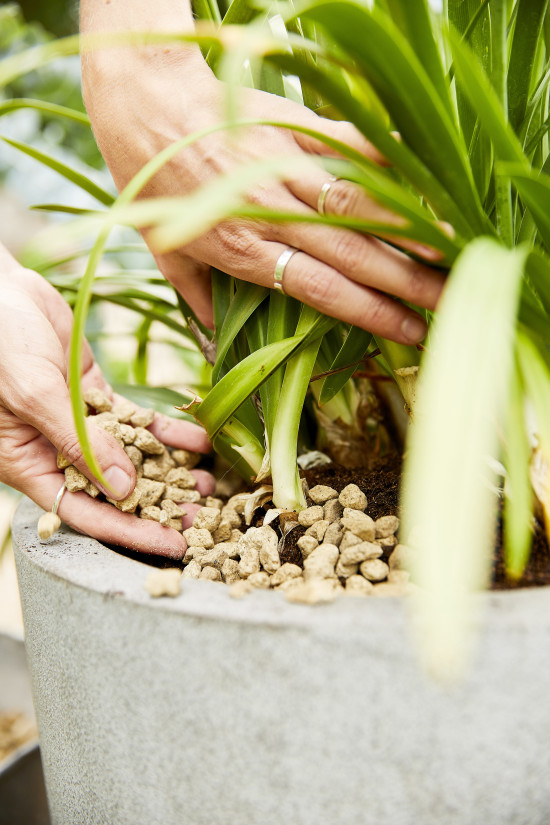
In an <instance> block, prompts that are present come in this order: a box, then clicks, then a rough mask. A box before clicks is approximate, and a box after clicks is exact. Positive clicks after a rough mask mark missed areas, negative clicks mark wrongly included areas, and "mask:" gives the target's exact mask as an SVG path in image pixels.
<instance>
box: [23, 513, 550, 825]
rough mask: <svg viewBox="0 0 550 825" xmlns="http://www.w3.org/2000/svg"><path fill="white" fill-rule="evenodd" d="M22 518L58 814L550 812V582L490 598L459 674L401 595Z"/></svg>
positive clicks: (196, 824) (41, 708) (457, 821)
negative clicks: (316, 584) (161, 564)
mask: <svg viewBox="0 0 550 825" xmlns="http://www.w3.org/2000/svg"><path fill="white" fill-rule="evenodd" d="M40 512H41V511H39V510H38V508H36V507H35V506H34V505H32V504H30V503H29V502H25V503H24V504H23V505H22V506H21V507H20V508H19V511H18V513H17V515H16V518H15V523H14V526H13V532H14V543H15V547H16V555H17V563H18V573H19V581H20V586H21V591H22V600H23V612H24V618H25V628H26V643H27V648H28V653H29V659H30V662H31V668H32V678H33V686H34V692H35V703H36V711H37V715H38V721H39V727H40V735H41V745H42V753H43V761H44V768H45V774H46V783H47V785H48V793H49V799H50V807H51V813H52V822H53V823H54V825H61V824H62V823H63V825H81V824H82V825H157V823H158V825H172V823H173V825H228V823H234V825H287V823H290V825H336V824H337V823H342V825H548V823H549V822H550V783H549V782H548V776H549V775H550V747H549V745H548V742H549V741H550V701H549V698H548V697H549V696H550V656H549V655H548V650H549V642H550V592H548V589H539V590H531V591H526V590H521V591H516V592H514V593H495V594H487V595H483V596H480V597H479V601H480V602H482V605H483V617H482V618H483V626H482V632H481V638H480V640H479V644H478V648H477V655H476V657H475V662H474V664H473V666H472V668H471V670H470V672H469V674H468V676H467V678H466V679H465V680H464V682H463V683H462V684H460V685H459V686H457V687H455V688H453V689H452V690H451V689H444V688H441V687H440V686H437V685H434V684H432V683H430V682H429V681H428V680H427V679H426V677H425V676H424V675H423V673H422V672H421V671H420V670H419V667H418V664H417V661H416V659H415V656H414V651H413V649H412V646H411V642H410V639H409V634H408V629H407V620H406V611H405V609H404V604H403V601H402V600H401V599H374V598H370V599H369V598H366V599H346V598H341V599H339V600H337V601H336V602H334V603H333V604H330V605H322V606H317V607H306V606H301V605H295V604H289V603H287V602H286V601H285V599H284V597H283V596H282V595H281V594H279V593H275V592H265V591H258V592H254V593H253V594H251V595H250V596H247V597H246V598H245V599H242V600H235V599H232V598H231V597H230V596H229V593H228V588H226V587H225V586H224V585H221V584H215V583H211V582H198V581H189V580H184V581H183V590H182V594H181V596H179V597H178V598H176V599H167V598H163V599H157V600H153V599H151V598H150V597H149V595H148V594H147V592H146V591H145V588H144V581H145V579H146V576H147V574H148V572H149V570H150V568H149V567H147V566H146V565H144V564H141V563H139V562H135V561H132V560H129V559H126V558H124V557H122V556H119V555H117V554H116V553H113V552H112V551H111V550H109V549H108V548H106V547H104V546H103V545H101V544H99V543H98V542H96V541H94V540H91V539H88V538H85V537H83V536H79V535H76V534H74V533H72V532H71V531H69V530H63V531H62V532H61V533H60V534H57V535H56V537H54V538H53V539H52V540H51V541H50V542H49V543H47V544H41V543H40V542H39V540H38V538H37V535H36V522H37V519H38V517H39V515H40Z"/></svg>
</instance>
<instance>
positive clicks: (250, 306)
mask: <svg viewBox="0 0 550 825" xmlns="http://www.w3.org/2000/svg"><path fill="white" fill-rule="evenodd" d="M267 294H268V290H267V289H266V288H265V287H261V286H258V285H257V284H247V283H241V284H239V285H238V286H237V289H236V291H235V294H234V295H233V299H232V301H231V303H230V305H229V308H228V312H227V315H226V316H225V318H224V320H223V323H222V325H221V327H220V329H219V331H218V352H217V357H216V363H215V365H214V369H213V371H212V383H213V384H215V383H216V382H217V381H218V378H219V376H220V373H221V370H222V368H223V364H224V361H225V356H226V355H227V352H228V350H229V348H230V346H231V344H232V342H233V340H234V339H235V338H236V336H237V333H238V332H239V331H240V330H241V329H242V328H243V326H244V324H245V323H246V321H247V319H248V318H250V316H251V315H252V313H253V312H254V310H255V309H256V308H257V307H259V306H260V304H261V303H262V301H263V300H265V298H266V296H267Z"/></svg>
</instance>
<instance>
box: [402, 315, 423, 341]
mask: <svg viewBox="0 0 550 825" xmlns="http://www.w3.org/2000/svg"><path fill="white" fill-rule="evenodd" d="M401 332H402V333H403V335H404V336H405V338H407V339H408V340H409V341H410V342H411V344H417V343H418V342H419V341H422V339H423V338H425V337H426V333H427V332H428V325H427V324H426V322H425V321H423V320H422V318H419V317H418V315H409V317H408V318H405V320H404V321H403V323H402V324H401Z"/></svg>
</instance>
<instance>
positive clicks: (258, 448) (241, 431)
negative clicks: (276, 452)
mask: <svg viewBox="0 0 550 825" xmlns="http://www.w3.org/2000/svg"><path fill="white" fill-rule="evenodd" d="M221 433H222V434H223V435H225V436H226V437H227V438H228V439H229V441H230V442H231V447H232V449H233V450H235V452H237V453H239V455H240V456H241V458H242V459H243V460H244V461H246V463H247V464H248V466H249V467H250V469H251V471H252V474H253V475H254V476H257V475H258V473H259V472H260V469H261V467H262V462H263V460H264V453H265V451H264V448H263V446H262V445H261V444H260V442H259V441H258V439H257V438H256V436H255V435H254V434H253V433H251V432H250V430H249V429H247V428H246V427H245V426H244V424H242V423H241V422H240V421H238V420H237V419H236V418H230V419H229V421H228V422H227V423H226V424H225V425H224V426H223V427H222V430H221Z"/></svg>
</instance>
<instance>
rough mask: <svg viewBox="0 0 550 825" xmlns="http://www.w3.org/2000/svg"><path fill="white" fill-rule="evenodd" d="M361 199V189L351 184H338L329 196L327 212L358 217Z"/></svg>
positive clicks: (332, 188)
mask: <svg viewBox="0 0 550 825" xmlns="http://www.w3.org/2000/svg"><path fill="white" fill-rule="evenodd" d="M361 197H362V193H361V190H360V189H359V187H357V186H353V185H352V184H350V183H342V182H336V183H335V184H334V185H333V186H331V188H330V189H329V191H328V194H327V201H328V203H327V207H328V209H327V211H329V212H334V213H336V214H337V215H357V214H358V212H359V207H360V199H361Z"/></svg>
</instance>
